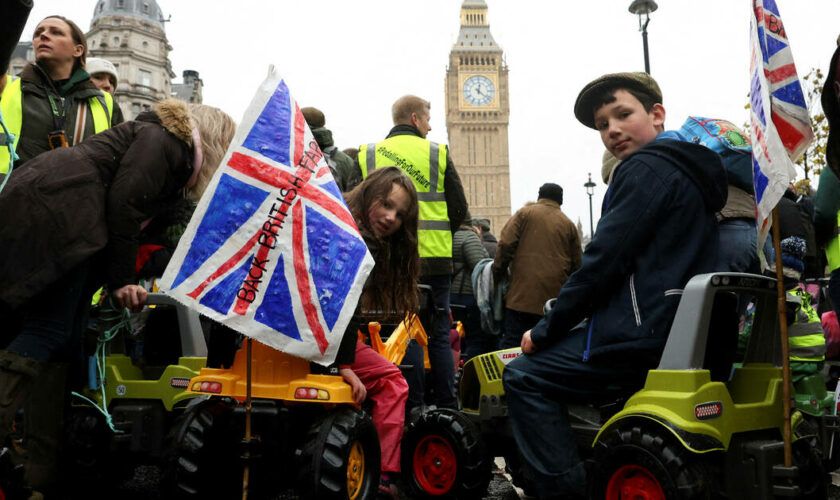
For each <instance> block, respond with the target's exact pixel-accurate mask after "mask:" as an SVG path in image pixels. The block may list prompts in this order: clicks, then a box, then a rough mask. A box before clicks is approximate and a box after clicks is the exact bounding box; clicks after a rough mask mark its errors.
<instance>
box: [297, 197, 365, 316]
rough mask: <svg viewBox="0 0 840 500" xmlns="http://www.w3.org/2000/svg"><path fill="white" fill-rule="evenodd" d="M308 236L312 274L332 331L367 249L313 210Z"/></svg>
mask: <svg viewBox="0 0 840 500" xmlns="http://www.w3.org/2000/svg"><path fill="white" fill-rule="evenodd" d="M306 237H307V241H308V243H309V274H310V275H312V281H313V283H314V284H315V290H316V292H317V294H318V302H320V304H321V312H322V313H323V315H324V320H325V321H326V322H327V325H328V326H329V328H330V330H332V328H333V326H334V325H335V322H336V321H337V320H338V315H339V313H340V312H341V308H342V306H343V305H344V297H345V296H347V293H348V292H349V290H350V287H351V286H352V284H353V278H352V277H353V276H355V275H356V273H357V272H358V269H359V265H361V263H362V259H364V258H365V253H366V251H367V247H366V246H365V244H364V242H363V241H362V240H360V239H359V238H356V237H354V236H353V235H352V234H350V233H347V232H346V231H344V230H343V229H342V228H341V227H339V226H338V225H336V224H334V223H333V222H331V221H330V220H329V219H327V218H326V217H324V216H323V215H321V214H319V213H318V212H317V211H315V210H311V209H309V210H307V211H306Z"/></svg>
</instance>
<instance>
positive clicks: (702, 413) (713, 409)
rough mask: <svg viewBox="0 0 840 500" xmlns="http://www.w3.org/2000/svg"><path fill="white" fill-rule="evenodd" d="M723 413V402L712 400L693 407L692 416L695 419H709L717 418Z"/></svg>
mask: <svg viewBox="0 0 840 500" xmlns="http://www.w3.org/2000/svg"><path fill="white" fill-rule="evenodd" d="M722 414H723V403H721V402H720V401H713V402H711V403H703V404H699V405H697V406H695V407H694V417H695V418H697V420H709V419H712V418H718V417H719V416H721V415H722Z"/></svg>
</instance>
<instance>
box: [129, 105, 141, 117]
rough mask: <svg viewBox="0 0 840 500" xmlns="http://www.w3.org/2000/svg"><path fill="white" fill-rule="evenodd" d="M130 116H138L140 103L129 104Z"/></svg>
mask: <svg viewBox="0 0 840 500" xmlns="http://www.w3.org/2000/svg"><path fill="white" fill-rule="evenodd" d="M131 114H133V115H134V116H137V115H139V114H140V103H138V102H133V103H131Z"/></svg>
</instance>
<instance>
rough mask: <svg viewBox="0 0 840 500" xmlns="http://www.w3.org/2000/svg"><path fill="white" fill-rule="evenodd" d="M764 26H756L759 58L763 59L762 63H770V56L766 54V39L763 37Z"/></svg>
mask: <svg viewBox="0 0 840 500" xmlns="http://www.w3.org/2000/svg"><path fill="white" fill-rule="evenodd" d="M764 38H765V37H764V27H763V26H759V27H758V45H759V47H761V58H762V59H763V60H764V64H769V63H770V57H769V56H768V55H767V41H766V40H765V39H764Z"/></svg>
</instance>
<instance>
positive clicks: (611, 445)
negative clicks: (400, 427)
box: [403, 273, 827, 500]
mask: <svg viewBox="0 0 840 500" xmlns="http://www.w3.org/2000/svg"><path fill="white" fill-rule="evenodd" d="M741 300H750V301H754V303H755V304H756V315H755V323H754V328H753V334H752V336H751V338H750V340H749V344H748V345H747V349H746V353H745V357H744V360H743V364H742V365H741V366H739V367H737V368H734V369H733V362H734V361H735V359H734V358H735V351H736V347H737V339H738V317H737V312H736V311H737V304H738V303H739V301H741ZM519 355H521V352H520V351H519V349H508V350H504V351H497V352H492V353H487V354H484V355H481V356H478V357H476V358H473V359H471V360H470V361H469V362H468V363H467V364H466V365H465V366H464V373H463V375H462V378H461V385H460V398H461V405H462V410H461V411H460V412H454V411H451V410H434V411H432V412H427V413H426V414H424V415H422V416H421V418H420V419H419V420H418V421H417V422H414V423H412V424H411V426H410V427H409V428H408V430H407V431H406V436H405V438H404V440H403V443H404V444H403V475H404V477H405V479H406V482H407V483H408V485H409V487H410V488H411V490H412V492H413V493H414V494H415V495H417V496H418V497H424V498H430V497H434V496H442V495H450V496H455V497H459V498H480V497H481V496H482V495H484V494H485V490H486V487H487V483H488V481H489V475H490V469H489V459H490V457H496V456H502V457H504V458H505V462H506V466H507V468H508V471H509V472H510V474H511V476H512V477H513V480H514V484H517V485H518V486H521V487H523V489H524V490H525V492H526V493H530V492H532V491H533V489H532V484H531V481H530V479H529V475H530V474H529V472H530V471H529V469H528V467H527V465H526V464H524V463H523V460H522V459H521V457H520V456H519V454H518V452H517V447H516V443H515V441H514V439H513V436H512V434H511V431H510V426H509V423H508V417H507V406H506V400H505V394H504V388H503V385H502V374H503V371H504V368H505V365H506V364H507V363H509V362H510V361H512V360H513V359H516V357H517V356H519ZM780 365H781V346H780V340H779V333H778V315H777V299H776V282H775V280H773V279H770V278H766V277H762V276H756V275H749V274H736V273H726V274H707V275H700V276H696V277H694V278H693V279H692V280H690V281H689V283H688V284H687V285H686V288H685V290H684V291H683V295H682V298H681V300H680V304H679V307H678V310H677V314H676V317H675V319H674V322H673V324H672V327H671V330H670V335H669V338H668V341H667V344H666V346H665V349H664V351H663V354H662V357H661V360H660V363H659V366H658V367H657V369H655V370H651V371H649V372H648V375H647V379H646V381H645V383H644V386H643V387H639V388H637V389H634V390H631V391H629V392H628V394H627V396H626V397H622V398H619V399H618V400H613V401H599V402H597V403H593V404H570V405H569V407H568V410H569V420H570V422H571V423H572V427H573V430H574V432H575V435H576V437H577V444H578V447H579V449H580V452H581V456H582V457H583V458H584V459H586V460H587V461H588V462H589V465H590V467H589V471H590V472H589V492H590V498H592V499H598V500H601V499H607V500H617V499H623V498H651V499H653V498H657V499H668V500H676V499H680V500H682V499H690V498H731V499H769V498H776V497H785V498H809V499H811V498H813V499H817V498H825V497H826V494H827V491H826V488H827V484H826V473H825V470H824V467H823V463H822V453H821V448H820V444H819V442H818V435H817V433H816V432H815V431H812V430H810V429H813V427H812V426H808V425H802V424H803V418H802V414H801V413H800V412H798V411H793V415H792V418H791V427H792V428H793V438H792V441H793V443H792V462H793V463H792V466H790V467H785V466H784V465H783V463H784V461H783V457H784V444H783V440H782V428H783V416H782V373H781V369H780V368H779V366H780ZM456 429H457V432H455V430H456ZM406 444H411V445H413V446H407V445H406ZM430 444H434V446H430ZM406 476H407V477H406Z"/></svg>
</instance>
